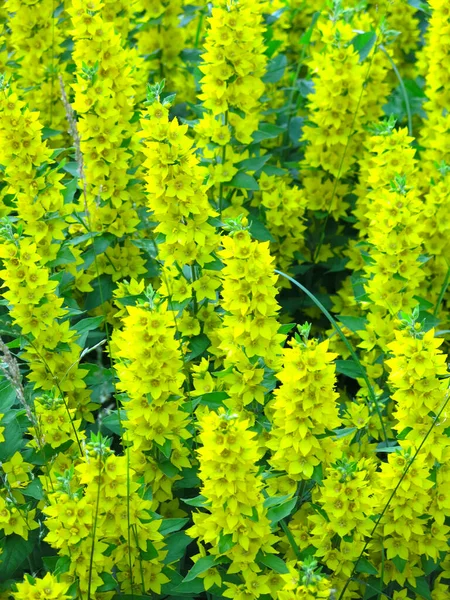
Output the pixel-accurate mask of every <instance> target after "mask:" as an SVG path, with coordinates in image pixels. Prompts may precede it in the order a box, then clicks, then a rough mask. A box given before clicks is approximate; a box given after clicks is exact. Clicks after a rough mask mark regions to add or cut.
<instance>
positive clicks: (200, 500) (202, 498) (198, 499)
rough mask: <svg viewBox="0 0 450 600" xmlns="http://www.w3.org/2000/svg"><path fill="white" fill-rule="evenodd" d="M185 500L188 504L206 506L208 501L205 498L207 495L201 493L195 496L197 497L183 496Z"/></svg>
mask: <svg viewBox="0 0 450 600" xmlns="http://www.w3.org/2000/svg"><path fill="white" fill-rule="evenodd" d="M181 499H182V500H183V502H184V503H185V504H188V505H189V506H198V507H201V506H206V505H207V503H208V499H207V498H205V496H202V495H201V494H200V495H199V496H195V498H181Z"/></svg>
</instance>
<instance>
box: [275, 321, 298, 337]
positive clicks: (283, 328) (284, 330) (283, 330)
mask: <svg viewBox="0 0 450 600" xmlns="http://www.w3.org/2000/svg"><path fill="white" fill-rule="evenodd" d="M296 325H297V323H284V324H283V325H281V326H280V328H279V330H278V333H282V334H283V335H286V334H287V333H289V332H290V331H291V329H294V327H295V326H296Z"/></svg>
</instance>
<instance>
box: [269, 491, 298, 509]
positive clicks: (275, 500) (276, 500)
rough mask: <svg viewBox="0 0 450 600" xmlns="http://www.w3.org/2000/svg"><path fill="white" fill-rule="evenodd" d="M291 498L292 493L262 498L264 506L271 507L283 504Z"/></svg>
mask: <svg viewBox="0 0 450 600" xmlns="http://www.w3.org/2000/svg"><path fill="white" fill-rule="evenodd" d="M291 498H292V494H286V495H284V496H272V497H270V496H269V498H266V499H265V500H264V507H265V508H272V506H280V504H284V503H285V502H287V501H288V500H290V499H291Z"/></svg>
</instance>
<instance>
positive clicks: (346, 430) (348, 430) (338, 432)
mask: <svg viewBox="0 0 450 600" xmlns="http://www.w3.org/2000/svg"><path fill="white" fill-rule="evenodd" d="M355 431H357V428H356V427H343V428H342V429H334V433H335V436H336V439H340V438H343V437H346V436H347V435H352V434H353V433H355Z"/></svg>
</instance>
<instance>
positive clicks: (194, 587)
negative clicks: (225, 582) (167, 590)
mask: <svg viewBox="0 0 450 600" xmlns="http://www.w3.org/2000/svg"><path fill="white" fill-rule="evenodd" d="M204 591H205V585H204V583H203V579H195V580H194V581H186V582H185V581H183V582H182V583H180V585H177V586H176V587H174V588H172V590H171V593H172V594H177V596H174V598H175V600H176V599H177V598H180V596H178V594H183V597H184V594H189V595H191V594H201V593H202V592H204ZM189 597H190V598H192V596H189ZM195 597H196V598H197V596H195ZM186 600H188V599H186Z"/></svg>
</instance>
